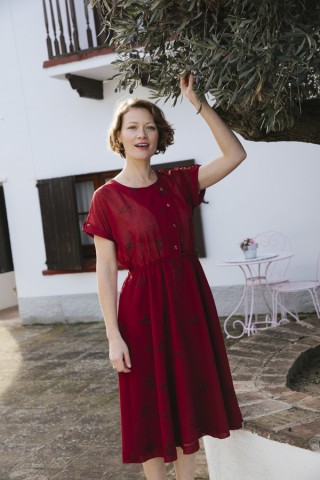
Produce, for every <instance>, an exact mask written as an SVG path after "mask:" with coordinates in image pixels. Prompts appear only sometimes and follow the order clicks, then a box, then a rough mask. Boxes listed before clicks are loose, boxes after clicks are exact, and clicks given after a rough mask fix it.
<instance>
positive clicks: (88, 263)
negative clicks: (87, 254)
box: [42, 258, 96, 276]
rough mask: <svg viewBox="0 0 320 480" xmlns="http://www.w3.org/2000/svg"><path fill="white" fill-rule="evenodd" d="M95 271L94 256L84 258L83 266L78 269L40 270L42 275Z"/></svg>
mask: <svg viewBox="0 0 320 480" xmlns="http://www.w3.org/2000/svg"><path fill="white" fill-rule="evenodd" d="M95 271H96V259H95V258H88V259H86V260H84V262H83V266H82V268H81V269H79V270H68V269H61V270H50V269H48V270H42V275H45V276H46V275H65V274H70V273H87V272H95Z"/></svg>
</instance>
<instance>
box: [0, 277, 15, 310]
mask: <svg viewBox="0 0 320 480" xmlns="http://www.w3.org/2000/svg"><path fill="white" fill-rule="evenodd" d="M17 303H18V299H17V294H16V280H15V276H14V272H8V273H1V274H0V310H4V309H5V308H10V307H15V306H16V305H17Z"/></svg>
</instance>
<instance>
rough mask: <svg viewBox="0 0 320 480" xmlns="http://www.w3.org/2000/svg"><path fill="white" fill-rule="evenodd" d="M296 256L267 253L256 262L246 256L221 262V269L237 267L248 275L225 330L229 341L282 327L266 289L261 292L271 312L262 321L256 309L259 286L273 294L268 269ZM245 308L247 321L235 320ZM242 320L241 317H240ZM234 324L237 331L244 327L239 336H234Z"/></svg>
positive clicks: (219, 263)
mask: <svg viewBox="0 0 320 480" xmlns="http://www.w3.org/2000/svg"><path fill="white" fill-rule="evenodd" d="M292 256H293V252H280V253H263V254H261V255H258V256H257V257H256V258H253V259H250V260H249V259H246V258H244V257H235V258H230V259H226V260H222V261H220V262H218V263H217V265H218V266H221V267H234V266H237V267H239V268H240V269H241V271H242V273H243V275H244V287H243V292H242V295H241V298H240V300H239V302H238V303H237V305H236V306H235V308H234V309H233V310H232V312H231V313H230V315H228V317H227V318H226V319H225V321H224V331H225V333H226V335H227V337H228V338H240V337H242V336H243V335H245V334H247V335H248V336H250V335H252V334H254V333H256V332H257V331H258V330H260V329H265V328H270V327H275V326H277V325H278V323H277V318H276V315H275V311H274V306H273V305H270V303H269V302H268V300H267V298H266V296H265V293H264V289H261V291H262V294H263V298H264V301H265V304H266V306H267V309H268V311H269V313H268V314H266V315H265V318H264V319H263V320H259V321H258V314H257V312H256V311H255V308H256V295H257V291H256V289H257V287H258V288H259V287H262V286H263V287H265V288H266V289H267V291H269V293H270V287H269V284H268V270H269V267H270V265H271V264H272V263H273V262H279V261H280V260H286V259H288V258H291V257H292ZM242 305H243V307H244V316H243V320H241V319H240V318H235V316H236V313H237V311H238V310H239V309H240V307H241V306H242ZM237 317H239V315H237ZM230 325H231V326H232V327H233V329H236V328H237V326H240V327H241V328H242V331H241V333H240V334H239V335H232V334H231V333H230Z"/></svg>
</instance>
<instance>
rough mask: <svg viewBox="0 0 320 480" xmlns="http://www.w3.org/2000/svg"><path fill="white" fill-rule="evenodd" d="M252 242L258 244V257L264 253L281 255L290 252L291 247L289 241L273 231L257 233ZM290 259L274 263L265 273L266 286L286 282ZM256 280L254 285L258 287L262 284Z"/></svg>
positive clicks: (281, 234)
mask: <svg viewBox="0 0 320 480" xmlns="http://www.w3.org/2000/svg"><path fill="white" fill-rule="evenodd" d="M254 240H255V241H256V243H258V252H259V255H261V254H264V253H283V252H292V246H291V243H290V241H289V240H288V239H287V237H286V236H285V235H283V233H280V232H275V231H269V232H268V231H267V232H262V233H258V234H257V235H256V236H255V237H254ZM290 261H291V258H287V259H285V260H282V261H280V262H274V263H273V264H272V265H271V266H270V267H269V268H268V272H267V283H268V285H269V286H270V285H275V284H279V283H283V282H288V281H289V277H288V275H287V271H288V267H289V264H290ZM258 280H259V279H256V280H255V281H256V283H259V284H260V285H261V284H263V283H264V279H262V282H261V281H259V282H258Z"/></svg>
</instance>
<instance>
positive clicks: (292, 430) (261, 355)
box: [228, 315, 320, 454]
mask: <svg viewBox="0 0 320 480" xmlns="http://www.w3.org/2000/svg"><path fill="white" fill-rule="evenodd" d="M319 345H320V320H319V319H318V318H316V317H315V316H310V315H309V316H307V315H304V318H303V319H301V321H300V322H299V323H296V322H290V323H288V324H285V325H282V326H280V327H277V328H272V329H268V330H264V331H261V332H259V333H258V334H257V335H254V336H251V337H249V338H246V339H243V340H241V341H240V342H238V343H236V344H233V345H231V346H230V347H229V348H228V356H229V361H230V366H231V369H232V375H233V379H234V384H235V388H236V391H237V396H238V400H239V404H240V407H241V411H242V414H243V416H244V420H245V421H244V428H245V429H246V430H250V431H251V432H255V433H258V434H259V435H261V436H263V437H266V438H270V439H273V440H276V441H279V442H284V443H288V444H290V445H295V446H297V447H301V448H306V449H309V450H312V451H315V452H319V454H320V395H319V394H314V395H311V394H310V393H308V392H305V393H304V392H297V391H292V390H291V389H290V388H288V386H287V384H288V383H290V379H294V377H295V376H296V375H297V374H298V373H299V370H300V369H301V368H303V365H304V364H305V362H306V361H307V360H308V358H309V359H312V358H314V357H315V355H317V357H318V358H319V354H320V352H319V349H320V347H319Z"/></svg>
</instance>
